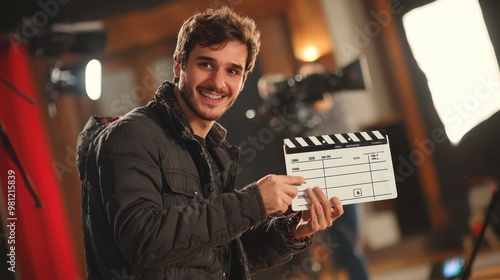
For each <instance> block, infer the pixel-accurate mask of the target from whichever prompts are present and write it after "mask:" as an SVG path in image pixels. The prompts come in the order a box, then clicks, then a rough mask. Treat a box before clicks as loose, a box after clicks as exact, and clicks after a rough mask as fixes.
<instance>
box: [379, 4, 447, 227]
mask: <svg viewBox="0 0 500 280" xmlns="http://www.w3.org/2000/svg"><path fill="white" fill-rule="evenodd" d="M372 7H373V8H374V9H375V11H382V10H387V9H388V7H390V4H389V0H376V1H373V2H372ZM381 35H382V37H381V38H382V44H383V45H384V50H385V52H386V57H387V59H388V60H389V63H388V69H389V71H390V73H388V75H389V76H391V77H392V78H391V81H393V85H392V86H393V88H395V92H396V93H397V97H396V100H398V103H399V104H398V105H399V106H398V107H399V113H400V115H401V116H402V117H403V119H404V122H405V124H406V125H405V126H406V128H407V135H408V138H409V139H411V140H412V141H410V143H409V144H410V147H411V149H412V151H419V150H420V149H421V148H420V147H419V146H418V145H417V141H416V140H419V141H423V140H425V139H429V138H430V137H431V136H430V135H429V133H428V132H427V129H426V126H425V123H424V119H423V117H422V110H421V108H420V106H419V102H418V100H417V98H416V95H417V92H416V91H415V87H414V85H413V81H412V77H411V74H410V72H409V67H408V64H407V57H406V56H405V54H404V51H403V49H402V47H401V38H400V36H399V34H398V32H397V28H396V26H395V23H394V20H391V21H390V22H388V23H387V26H385V27H384V32H382V33H381ZM415 168H416V169H417V173H418V176H419V179H420V182H421V186H422V188H423V193H424V197H425V201H426V202H427V205H426V206H427V213H428V215H429V221H430V223H431V228H432V230H433V231H439V230H442V229H444V228H445V227H446V226H447V225H448V223H449V218H448V215H447V212H446V210H445V209H444V207H443V204H442V199H441V186H440V183H439V179H438V174H437V172H436V165H435V162H434V158H433V156H432V155H429V156H427V157H425V159H424V160H422V162H421V164H418V165H416V166H415Z"/></svg>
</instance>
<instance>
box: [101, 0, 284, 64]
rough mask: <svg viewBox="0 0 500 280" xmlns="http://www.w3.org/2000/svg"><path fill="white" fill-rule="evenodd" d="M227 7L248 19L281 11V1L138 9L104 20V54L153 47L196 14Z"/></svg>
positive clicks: (193, 1)
mask: <svg viewBox="0 0 500 280" xmlns="http://www.w3.org/2000/svg"><path fill="white" fill-rule="evenodd" d="M224 3H227V4H231V5H229V6H230V7H232V8H233V9H234V10H235V11H237V12H240V13H242V14H245V15H248V16H249V17H252V18H254V19H255V18H259V17H263V16H265V15H268V14H272V13H276V12H279V11H282V10H283V9H284V8H285V7H286V1H285V0H278V1H266V0H253V1H237V0H233V1H215V2H207V1H201V0H186V1H175V2H169V3H166V4H164V5H160V6H156V7H154V8H152V9H148V10H138V11H134V12H130V13H127V14H124V15H120V16H116V17H113V18H108V19H105V20H104V23H105V26H106V30H107V34H108V42H107V45H106V48H105V50H104V53H105V55H109V54H114V53H119V52H125V51H127V50H130V49H134V48H140V47H141V46H148V45H152V44H157V43H158V42H162V41H165V40H168V39H171V38H175V37H176V36H177V32H178V31H179V28H180V27H181V25H182V23H183V22H184V20H186V19H187V18H189V17H190V16H191V15H192V14H193V13H195V12H196V11H200V10H202V9H204V8H206V7H209V6H214V5H217V4H224Z"/></svg>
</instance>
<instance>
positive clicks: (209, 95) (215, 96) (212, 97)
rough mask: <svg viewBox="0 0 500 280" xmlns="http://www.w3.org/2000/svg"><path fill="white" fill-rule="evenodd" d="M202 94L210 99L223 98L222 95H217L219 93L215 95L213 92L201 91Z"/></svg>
mask: <svg viewBox="0 0 500 280" xmlns="http://www.w3.org/2000/svg"><path fill="white" fill-rule="evenodd" d="M201 94H203V96H205V97H208V98H210V99H212V100H219V99H221V98H222V96H217V95H213V94H208V93H205V92H203V91H201Z"/></svg>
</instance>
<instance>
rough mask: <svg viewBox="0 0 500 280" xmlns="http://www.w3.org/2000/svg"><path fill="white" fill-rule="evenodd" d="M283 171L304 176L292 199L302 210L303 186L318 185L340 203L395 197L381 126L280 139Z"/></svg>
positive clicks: (304, 200)
mask: <svg viewBox="0 0 500 280" xmlns="http://www.w3.org/2000/svg"><path fill="white" fill-rule="evenodd" d="M283 149H284V152H285V165H286V171H287V174H289V175H299V176H302V177H304V179H305V182H304V184H302V185H299V186H297V188H298V190H299V194H298V195H297V197H296V198H295V199H294V201H293V203H292V209H293V210H294V211H298V210H306V209H307V208H308V205H309V199H308V197H307V195H306V194H305V189H306V188H312V187H315V186H318V187H320V188H321V189H322V190H323V192H324V193H325V194H326V196H327V197H328V198H331V197H333V196H336V197H338V198H340V200H341V201H342V203H343V204H344V205H347V204H354V203H362V202H369V201H378V200H385V199H393V198H396V197H397V189H396V181H395V178H394V167H393V165H392V158H391V151H390V147H389V137H388V136H387V134H386V133H385V131H383V130H374V131H366V132H353V133H341V134H331V135H320V136H308V137H294V138H287V139H284V145H283Z"/></svg>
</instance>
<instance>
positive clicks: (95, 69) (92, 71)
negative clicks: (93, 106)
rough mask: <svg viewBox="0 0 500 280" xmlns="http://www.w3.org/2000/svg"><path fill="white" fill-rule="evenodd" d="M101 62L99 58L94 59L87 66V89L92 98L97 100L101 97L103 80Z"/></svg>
mask: <svg viewBox="0 0 500 280" xmlns="http://www.w3.org/2000/svg"><path fill="white" fill-rule="evenodd" d="M101 73H102V70H101V62H100V61H99V60H97V59H92V60H91V61H89V63H87V67H85V91H86V92H87V95H88V97H89V98H90V99H92V100H97V99H99V98H100V97H101V84H102V83H101V80H102V74H101Z"/></svg>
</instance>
